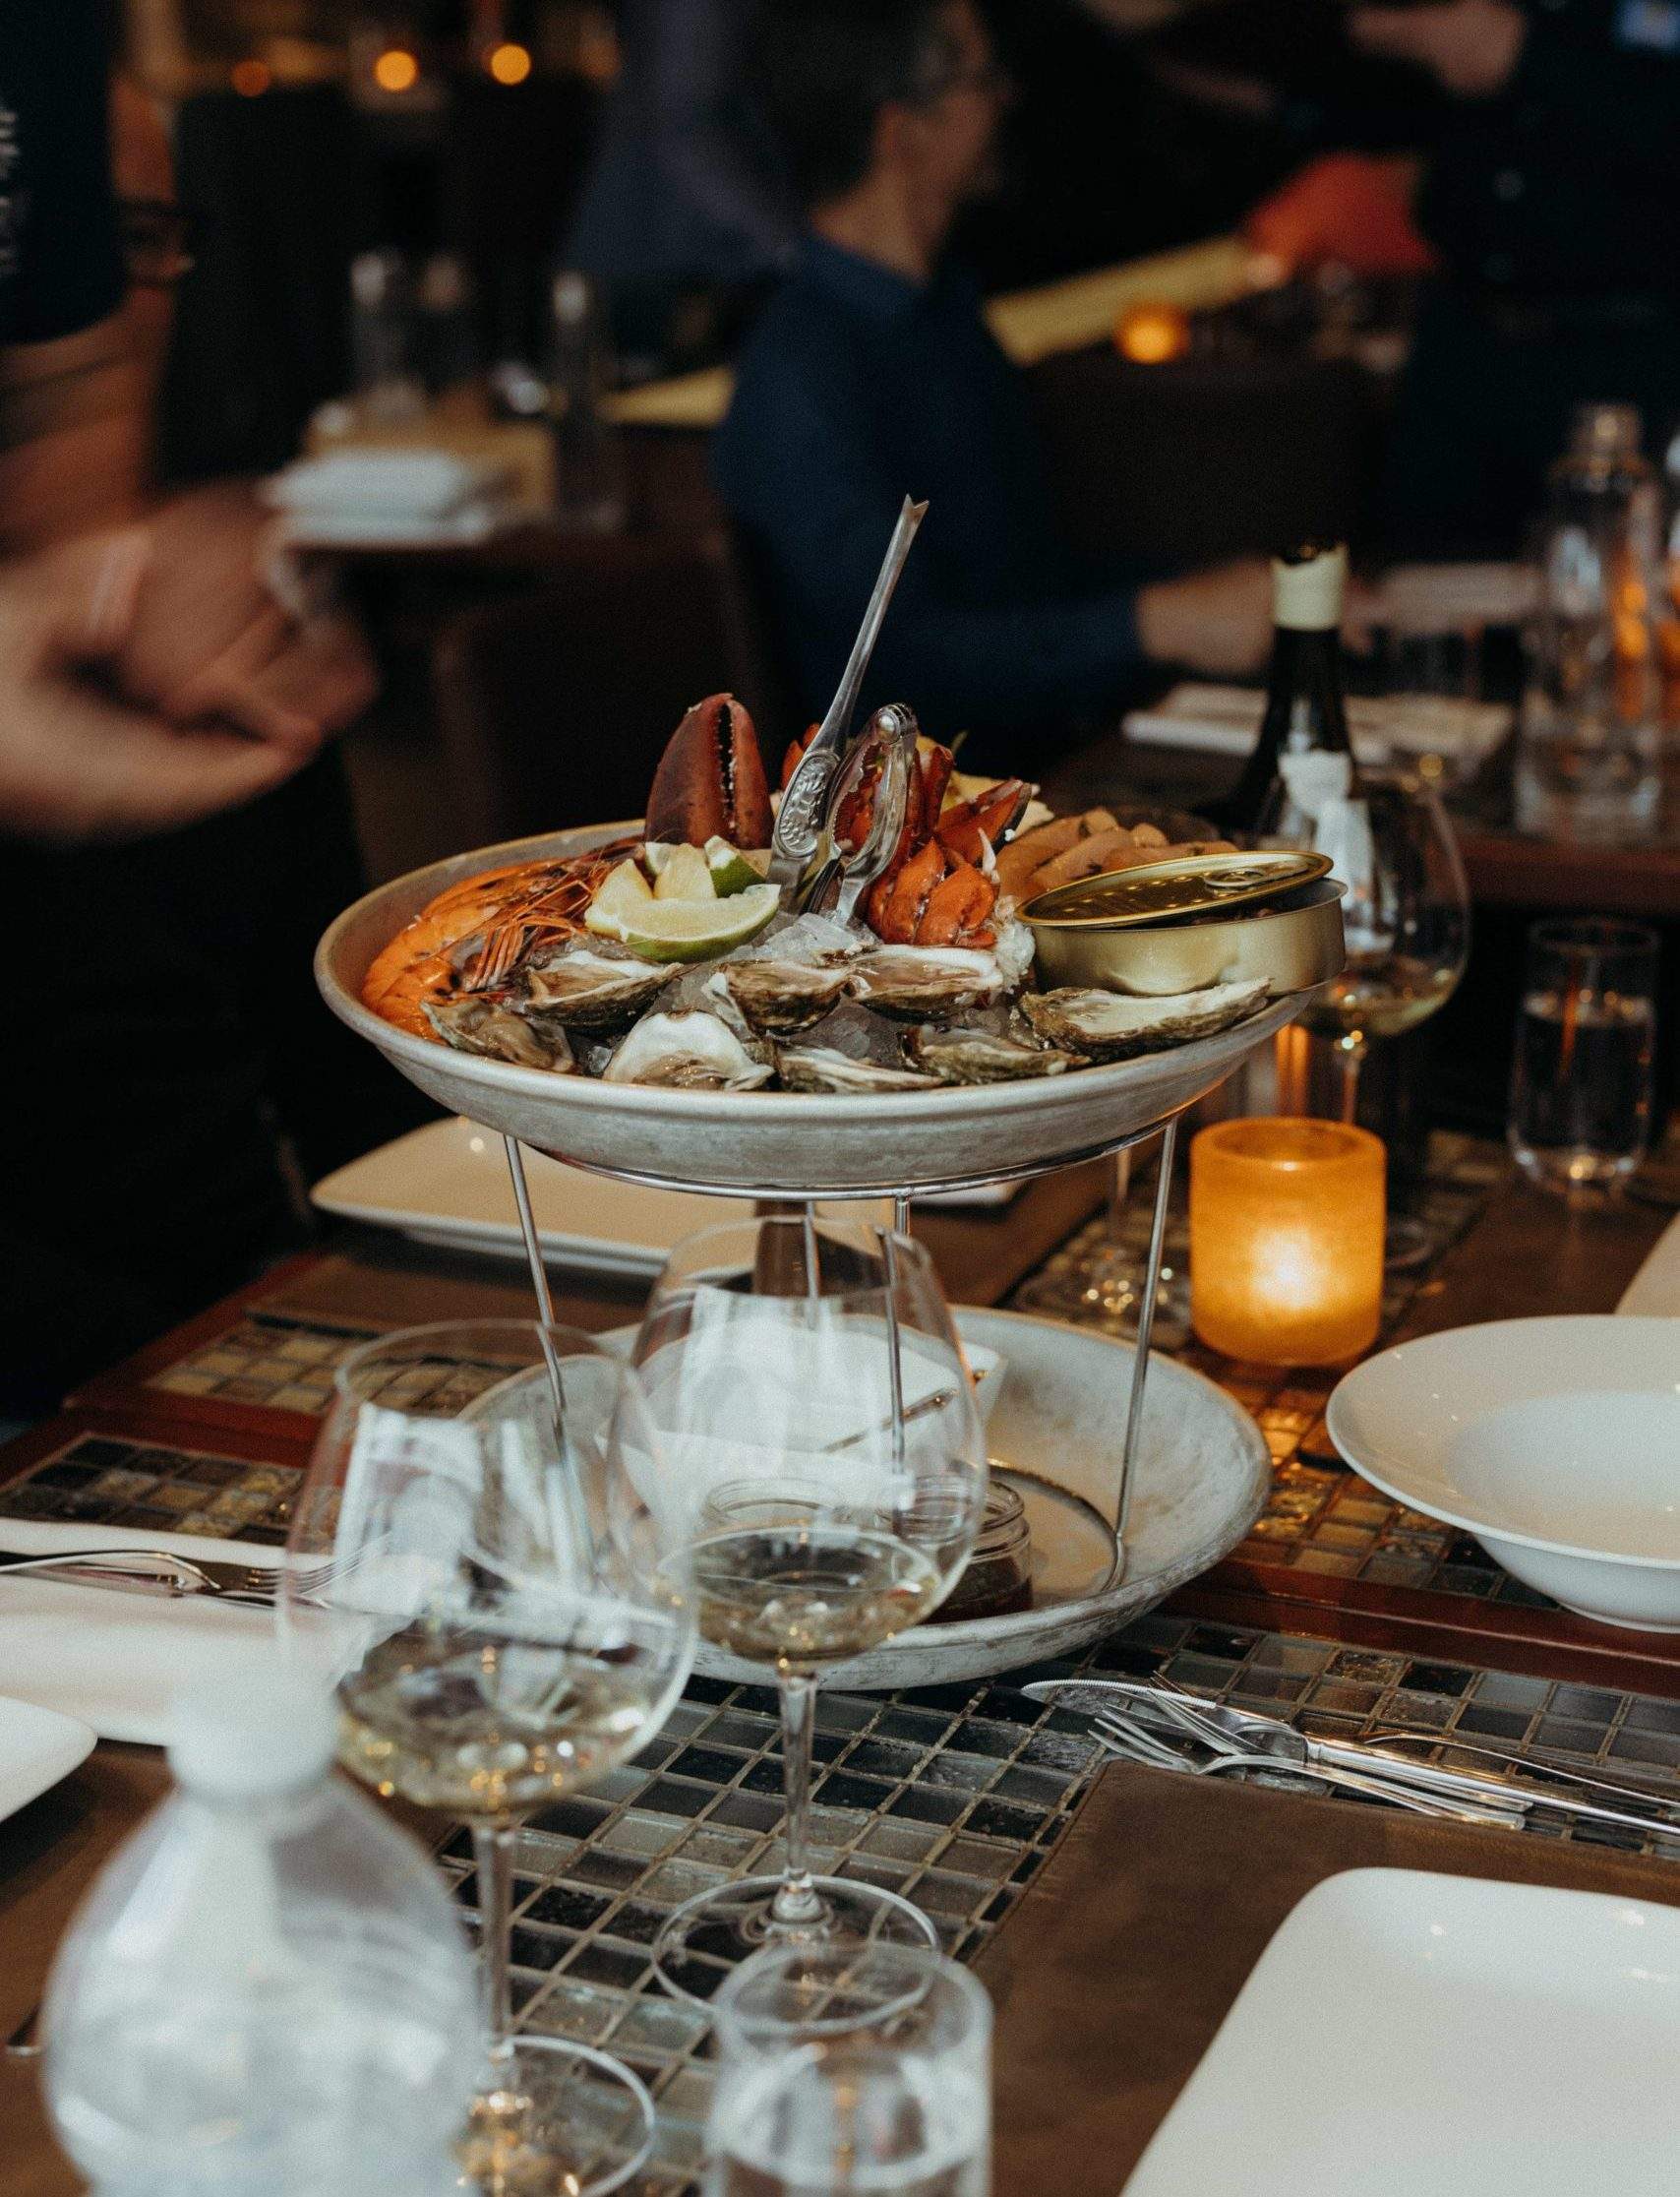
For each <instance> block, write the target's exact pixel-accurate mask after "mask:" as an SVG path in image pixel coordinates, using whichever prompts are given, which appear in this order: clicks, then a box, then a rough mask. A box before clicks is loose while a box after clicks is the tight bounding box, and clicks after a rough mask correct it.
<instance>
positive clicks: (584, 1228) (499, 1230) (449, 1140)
mask: <svg viewBox="0 0 1680 2197" xmlns="http://www.w3.org/2000/svg"><path fill="white" fill-rule="evenodd" d="M526 1173H527V1176H528V1179H529V1182H530V1186H531V1204H532V1206H533V1207H534V1209H535V1212H536V1217H537V1233H538V1234H539V1235H540V1236H541V1238H542V1242H543V1249H544V1250H545V1251H547V1252H548V1253H549V1255H550V1256H551V1257H552V1258H554V1259H555V1260H556V1261H557V1262H559V1263H560V1264H562V1265H567V1266H573V1267H577V1268H579V1269H582V1270H584V1271H586V1272H589V1273H595V1274H611V1275H622V1276H626V1277H629V1278H630V1279H631V1280H643V1281H651V1280H652V1279H653V1277H654V1276H655V1275H656V1274H657V1273H658V1272H659V1269H660V1268H661V1267H662V1266H663V1265H664V1263H665V1260H666V1257H667V1255H668V1253H669V1252H670V1251H671V1248H672V1246H673V1245H674V1244H678V1243H681V1241H682V1240H683V1238H684V1237H685V1236H690V1235H691V1234H692V1233H693V1231H694V1230H695V1229H696V1228H710V1227H713V1226H715V1225H716V1224H717V1223H718V1222H720V1221H728V1220H741V1219H746V1218H749V1217H750V1215H751V1212H752V1206H751V1204H750V1201H749V1200H747V1199H745V1198H733V1197H702V1196H699V1195H693V1194H690V1193H689V1192H688V1191H684V1190H648V1189H647V1188H645V1187H644V1186H643V1185H641V1184H639V1183H615V1182H611V1181H609V1180H608V1178H607V1177H605V1176H602V1175H590V1174H586V1173H585V1172H584V1171H583V1169H581V1168H577V1167H564V1166H562V1164H561V1163H560V1161H559V1160H551V1159H545V1158H544V1157H543V1156H542V1154H541V1153H540V1152H531V1153H528V1154H527V1155H526ZM1016 1188H1017V1186H1015V1185H1002V1186H999V1187H998V1188H997V1189H995V1190H990V1191H973V1192H970V1193H968V1194H967V1195H966V1196H964V1197H963V1198H962V1199H960V1200H958V1199H952V1200H951V1202H952V1203H957V1202H961V1203H963V1204H969V1205H982V1204H998V1205H1001V1204H1006V1203H1007V1202H1008V1199H1009V1198H1010V1197H1011V1196H1012V1195H1013V1194H1014V1191H1015V1190H1016ZM311 1195H312V1196H313V1198H314V1200H315V1203H316V1204H317V1205H319V1206H320V1207H321V1208H322V1210H323V1211H324V1212H328V1213H337V1214H340V1215H341V1216H342V1217H343V1218H344V1219H346V1220H357V1221H369V1222H371V1223H373V1225H374V1226H376V1227H379V1228H395V1229H400V1230H401V1232H402V1233H403V1235H405V1236H411V1237H412V1238H413V1239H414V1240H415V1242H416V1243H420V1244H437V1245H442V1246H444V1247H445V1248H446V1249H448V1250H451V1251H489V1252H494V1253H498V1254H500V1255H502V1256H504V1257H508V1258H518V1257H522V1256H523V1247H522V1245H521V1243H520V1240H519V1219H518V1214H517V1213H516V1211H515V1210H514V1206H513V1190H512V1185H511V1184H510V1181H509V1179H508V1162H507V1159H506V1158H505V1156H504V1154H503V1150H502V1139H501V1137H500V1136H498V1135H497V1134H496V1133H495V1131H494V1130H492V1129H480V1128H478V1127H477V1125H476V1124H474V1123H472V1122H464V1121H460V1120H458V1119H457V1120H454V1121H449V1122H428V1123H427V1125H426V1127H425V1128H424V1129H411V1130H410V1131H409V1133H408V1135H406V1136H399V1137H397V1138H396V1140H395V1141H394V1143H390V1144H382V1145H381V1146H380V1147H379V1149H378V1150H377V1151H373V1152H368V1153H365V1154H364V1155H363V1156H362V1158H361V1159H359V1160H352V1161H351V1162H350V1163H349V1165H348V1166H347V1167H340V1168H339V1169H337V1170H336V1172H335V1173H333V1174H331V1175H329V1176H327V1177H326V1178H325V1180H324V1181H322V1182H319V1183H317V1184H316V1186H315V1189H314V1190H313V1191H312V1192H311ZM928 1202H930V1203H944V1202H945V1200H943V1199H931V1200H929V1201H928ZM854 1210H855V1208H854ZM882 1212H883V1213H884V1212H885V1207H884V1206H883V1207H882Z"/></svg>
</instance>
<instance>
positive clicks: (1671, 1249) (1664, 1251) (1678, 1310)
mask: <svg viewBox="0 0 1680 2197" xmlns="http://www.w3.org/2000/svg"><path fill="white" fill-rule="evenodd" d="M1616 1310H1617V1312H1637V1313H1639V1314H1641V1315H1646V1314H1656V1313H1663V1314H1666V1315H1667V1316H1668V1317H1670V1318H1673V1317H1675V1316H1676V1315H1680V1215H1677V1216H1676V1217H1675V1219H1673V1220H1671V1221H1670V1222H1669V1224H1668V1226H1667V1227H1666V1228H1665V1229H1664V1230H1663V1232H1662V1234H1661V1235H1660V1236H1659V1237H1658V1238H1657V1240H1656V1242H1655V1244H1654V1245H1653V1246H1652V1247H1651V1249H1650V1251H1649V1252H1648V1253H1647V1256H1646V1260H1645V1263H1644V1265H1643V1266H1642V1267H1641V1268H1640V1270H1639V1272H1638V1273H1637V1274H1636V1275H1635V1276H1634V1278H1633V1280H1632V1281H1631V1282H1629V1284H1628V1286H1627V1288H1626V1289H1625V1290H1624V1291H1623V1292H1622V1300H1621V1303H1620V1304H1619V1305H1618V1306H1617V1307H1616Z"/></svg>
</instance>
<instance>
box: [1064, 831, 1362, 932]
mask: <svg viewBox="0 0 1680 2197" xmlns="http://www.w3.org/2000/svg"><path fill="white" fill-rule="evenodd" d="M1329 870H1330V857H1329V856H1328V855H1324V854H1307V853H1302V852H1300V851H1298V850H1296V849H1294V848H1292V847H1260V848H1256V849H1254V850H1253V851H1252V852H1251V853H1246V854H1240V853H1232V854H1187V855H1179V856H1178V857H1177V858H1176V859H1175V860H1173V859H1168V860H1165V861H1161V862H1144V863H1139V864H1138V865H1137V866H1136V867H1135V868H1134V869H1130V870H1105V871H1103V872H1102V873H1101V874H1100V875H1099V876H1097V877H1094V878H1078V879H1075V881H1074V882H1073V884H1071V885H1056V886H1055V887H1053V889H1052V890H1050V891H1049V892H1041V893H1040V894H1039V896H1038V898H1037V899H1036V900H1029V901H1028V903H1027V905H1026V906H1025V907H1024V908H1023V909H1022V910H1021V913H1022V915H1023V917H1024V918H1025V919H1026V921H1027V922H1028V923H1032V924H1041V923H1042V924H1048V925H1050V926H1052V927H1053V928H1055V929H1057V930H1096V929H1104V930H1108V929H1112V928H1114V927H1115V926H1117V925H1121V924H1130V923H1165V922H1168V921H1170V919H1171V918H1172V917H1174V916H1195V915H1208V914H1212V913H1216V912H1217V913H1222V914H1223V913H1224V912H1225V910H1227V909H1228V908H1230V909H1241V908H1248V907H1253V906H1254V905H1255V904H1256V903H1258V902H1259V901H1262V900H1272V899H1275V898H1276V897H1277V896H1278V894H1279V893H1281V892H1296V891H1298V890H1299V889H1300V887H1301V886H1302V885H1316V884H1317V882H1318V880H1319V879H1320V878H1322V877H1325V876H1327V875H1328V874H1329Z"/></svg>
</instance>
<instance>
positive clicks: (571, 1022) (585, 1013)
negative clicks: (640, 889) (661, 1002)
mask: <svg viewBox="0 0 1680 2197" xmlns="http://www.w3.org/2000/svg"><path fill="white" fill-rule="evenodd" d="M676 973H677V971H676V965H675V963H669V964H666V965H665V966H658V965H653V964H650V963H648V962H646V961H642V960H638V959H637V958H636V956H635V955H634V954H632V953H627V954H623V955H619V954H612V953H603V952H602V951H601V950H600V948H599V947H598V946H569V947H568V948H567V950H566V951H565V952H564V953H557V954H556V955H555V956H554V958H553V959H552V960H550V961H548V962H545V963H544V964H543V965H542V966H540V967H534V968H530V969H527V970H526V972H525V999H526V1002H527V1005H526V1007H525V1012H526V1013H527V1014H528V1015H529V1016H530V1018H531V1019H532V1021H541V1022H544V1023H551V1022H552V1023H554V1024H555V1025H557V1026H558V1027H559V1028H561V1029H570V1030H587V1031H590V1032H594V1031H597V1030H622V1029H624V1028H625V1027H626V1025H627V1024H628V1023H630V1022H633V1021H634V1020H635V1019H636V1017H637V1016H638V1015H640V1014H642V1013H645V1011H646V1010H647V1008H648V1007H651V1006H652V1005H653V1003H654V1001H655V1000H656V999H657V998H658V996H659V994H660V992H661V991H663V989H664V988H665V986H666V985H667V984H669V983H670V981H671V979H672V977H673V976H675V975H676Z"/></svg>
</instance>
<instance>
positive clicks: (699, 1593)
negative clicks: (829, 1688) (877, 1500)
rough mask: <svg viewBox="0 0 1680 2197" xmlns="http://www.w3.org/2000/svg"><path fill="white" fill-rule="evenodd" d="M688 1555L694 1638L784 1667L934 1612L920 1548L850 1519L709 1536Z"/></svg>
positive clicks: (935, 1593) (806, 1663)
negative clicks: (695, 1621) (697, 1635)
mask: <svg viewBox="0 0 1680 2197" xmlns="http://www.w3.org/2000/svg"><path fill="white" fill-rule="evenodd" d="M688 1562H689V1565H690V1578H691V1582H692V1592H693V1598H694V1605H695V1615H696V1617H697V1618H698V1621H699V1628H700V1631H701V1633H702V1635H703V1636H704V1637H705V1638H706V1639H707V1640H710V1641H711V1642H713V1644H714V1645H715V1646H717V1647H720V1648H727V1649H728V1650H729V1651H730V1653H731V1654H732V1655H738V1656H742V1657H744V1658H745V1659H746V1660H747V1661H748V1662H749V1663H774V1664H776V1665H777V1666H778V1667H780V1668H782V1669H784V1670H788V1671H809V1670H812V1669H814V1668H815V1667H816V1666H818V1665H819V1664H824V1663H834V1662H837V1661H838V1660H839V1659H840V1658H842V1657H844V1656H850V1655H859V1654H861V1653H862V1652H863V1650H864V1649H866V1648H873V1647H878V1646H879V1645H880V1643H881V1641H883V1640H890V1639H891V1638H892V1637H893V1635H894V1634H895V1633H898V1632H902V1631H904V1630H905V1628H906V1627H907V1626H908V1625H913V1624H915V1623H916V1621H917V1619H918V1618H920V1617H924V1616H925V1615H926V1614H927V1612H928V1611H930V1609H932V1607H933V1605H934V1604H935V1603H936V1602H937V1601H938V1599H939V1595H940V1592H941V1588H942V1584H943V1582H942V1581H941V1578H940V1575H939V1573H938V1571H937V1570H936V1569H935V1568H934V1566H933V1564H932V1563H931V1562H930V1560H929V1558H928V1557H927V1556H924V1555H923V1554H922V1552H921V1551H920V1550H919V1549H914V1548H912V1547H911V1546H910V1544H909V1543H908V1542H905V1541H899V1540H897V1539H895V1538H894V1536H893V1535H891V1534H888V1533H875V1532H871V1531H870V1529H869V1528H868V1527H864V1526H856V1525H834V1526H820V1525H809V1526H808V1525H787V1526H754V1527H750V1528H740V1529H737V1530H736V1531H734V1532H730V1533H718V1534H711V1535H708V1537H707V1538H706V1539H705V1540H704V1541H700V1542H696V1543H695V1544H694V1546H693V1547H692V1549H690V1552H689V1556H688Z"/></svg>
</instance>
